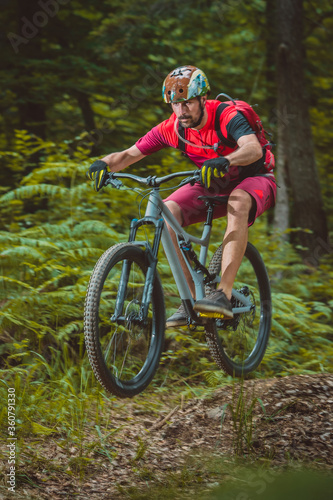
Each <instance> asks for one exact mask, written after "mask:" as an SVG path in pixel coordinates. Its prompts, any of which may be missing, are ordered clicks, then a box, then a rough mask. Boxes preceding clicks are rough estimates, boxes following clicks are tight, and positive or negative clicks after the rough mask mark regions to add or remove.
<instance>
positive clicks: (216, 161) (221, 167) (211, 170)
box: [200, 157, 230, 189]
mask: <svg viewBox="0 0 333 500" xmlns="http://www.w3.org/2000/svg"><path fill="white" fill-rule="evenodd" d="M229 165H230V162H229V160H227V158H224V157H220V158H212V159H211V160H206V161H205V163H204V164H203V165H202V167H201V170H200V182H201V185H202V186H205V187H206V188H207V189H209V188H210V186H211V181H212V178H215V179H221V178H222V177H223V176H224V174H225V173H226V172H228V170H229Z"/></svg>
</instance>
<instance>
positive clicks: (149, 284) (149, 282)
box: [112, 217, 164, 323]
mask: <svg viewBox="0 0 333 500" xmlns="http://www.w3.org/2000/svg"><path fill="white" fill-rule="evenodd" d="M148 224H154V225H155V235H154V241H153V245H152V247H151V246H150V244H149V242H148V241H144V242H142V241H138V242H136V241H135V237H136V233H137V230H138V229H139V227H141V226H143V225H148ZM163 226H164V221H163V219H158V220H156V219H155V218H153V217H144V218H143V219H140V220H138V219H133V220H132V222H131V227H130V235H129V239H128V241H129V243H133V244H136V245H139V246H144V248H145V259H146V263H147V274H146V280H145V284H144V287H143V293H142V301H141V304H140V311H139V318H138V319H139V321H143V322H144V323H145V322H146V321H147V315H148V308H149V304H150V302H151V297H152V293H153V286H154V280H155V275H156V266H157V260H158V259H157V254H158V249H159V245H160V241H161V235H162V230H163ZM130 268H131V266H130V263H129V261H128V260H125V261H124V262H123V268H122V271H121V276H120V282H119V289H118V293H117V298H116V304H115V312H114V315H113V316H112V320H113V321H116V320H117V319H118V318H119V317H120V315H121V314H122V310H123V305H124V301H125V298H126V290H127V285H128V280H129V275H130Z"/></svg>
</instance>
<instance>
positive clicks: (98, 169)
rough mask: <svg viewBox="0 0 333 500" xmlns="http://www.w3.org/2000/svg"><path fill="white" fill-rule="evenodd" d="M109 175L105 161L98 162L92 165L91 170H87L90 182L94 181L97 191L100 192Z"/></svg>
mask: <svg viewBox="0 0 333 500" xmlns="http://www.w3.org/2000/svg"><path fill="white" fill-rule="evenodd" d="M107 173H108V169H107V163H105V161H103V160H96V161H94V163H93V164H92V165H90V167H89V170H87V176H88V177H89V179H90V180H92V181H94V188H95V191H99V190H100V189H101V188H102V187H103V186H104V182H105V179H106V177H107Z"/></svg>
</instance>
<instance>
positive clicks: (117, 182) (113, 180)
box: [105, 172, 124, 189]
mask: <svg viewBox="0 0 333 500" xmlns="http://www.w3.org/2000/svg"><path fill="white" fill-rule="evenodd" d="M109 184H111V186H112V187H113V188H116V189H120V188H121V187H122V186H123V185H124V184H123V183H122V182H121V180H120V179H116V178H114V177H113V173H112V172H110V173H109V178H108V179H107V180H106V181H105V186H108V185H109Z"/></svg>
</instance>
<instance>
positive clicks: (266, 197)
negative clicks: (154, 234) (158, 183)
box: [164, 176, 276, 226]
mask: <svg viewBox="0 0 333 500" xmlns="http://www.w3.org/2000/svg"><path fill="white" fill-rule="evenodd" d="M235 189H242V190H243V191H246V192H247V193H249V194H250V195H251V196H252V198H253V199H254V201H255V207H254V209H253V210H252V211H251V212H250V216H249V226H252V224H253V223H254V221H255V220H256V218H257V217H259V215H261V214H262V213H264V212H265V211H266V210H268V209H269V208H270V207H274V205H275V198H276V183H275V181H274V179H273V178H271V177H260V176H258V177H247V178H246V179H244V180H243V181H241V182H240V183H239V184H237V185H236V186H235V185H233V186H232V187H231V186H230V185H229V186H226V187H225V188H224V189H219V190H218V192H212V191H211V190H210V191H208V190H207V189H205V188H204V187H202V186H201V184H199V183H196V184H194V186H191V184H186V185H185V186H183V187H181V188H179V189H177V191H174V192H173V193H172V194H171V195H170V196H168V198H166V199H165V200H164V201H175V202H176V203H177V204H178V205H179V206H180V208H181V210H182V214H183V218H184V223H183V226H189V225H191V224H196V223H197V222H204V221H205V220H206V213H207V211H206V206H205V203H204V202H203V201H202V200H198V196H202V195H206V196H225V195H230V194H231V193H232V191H234V190H235ZM226 214H227V205H226V204H225V205H216V206H215V209H214V219H218V218H220V217H224V216H225V215H226Z"/></svg>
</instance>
